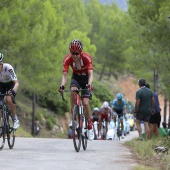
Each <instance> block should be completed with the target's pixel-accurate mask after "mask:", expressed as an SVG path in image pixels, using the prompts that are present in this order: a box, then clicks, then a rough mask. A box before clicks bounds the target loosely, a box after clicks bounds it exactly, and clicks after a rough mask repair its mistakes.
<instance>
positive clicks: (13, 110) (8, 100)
mask: <svg viewBox="0 0 170 170" xmlns="http://www.w3.org/2000/svg"><path fill="white" fill-rule="evenodd" d="M13 87H14V83H13V82H10V83H7V84H5V88H6V91H9V90H10V89H13ZM5 101H6V103H7V105H8V106H9V108H10V111H11V113H12V115H11V116H12V120H13V122H14V125H13V128H14V129H17V128H18V127H19V125H20V124H19V120H18V117H17V113H16V104H14V103H13V101H12V98H11V96H6V97H5Z"/></svg>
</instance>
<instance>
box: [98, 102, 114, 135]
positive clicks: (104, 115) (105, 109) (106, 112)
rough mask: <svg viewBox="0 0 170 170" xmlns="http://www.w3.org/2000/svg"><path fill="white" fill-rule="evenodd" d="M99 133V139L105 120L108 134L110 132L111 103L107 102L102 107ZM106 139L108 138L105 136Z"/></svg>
mask: <svg viewBox="0 0 170 170" xmlns="http://www.w3.org/2000/svg"><path fill="white" fill-rule="evenodd" d="M99 114H100V116H99V120H98V121H99V133H98V137H99V136H100V135H101V127H102V121H103V119H105V122H106V134H107V131H108V122H110V118H111V115H112V108H111V107H109V103H108V102H107V101H105V102H104V103H103V105H102V107H101V108H100V110H99ZM105 137H106V136H105Z"/></svg>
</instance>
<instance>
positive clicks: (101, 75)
mask: <svg viewBox="0 0 170 170" xmlns="http://www.w3.org/2000/svg"><path fill="white" fill-rule="evenodd" d="M105 67H106V64H104V65H103V69H102V72H101V73H100V77H99V81H101V79H102V77H103V74H104V70H105Z"/></svg>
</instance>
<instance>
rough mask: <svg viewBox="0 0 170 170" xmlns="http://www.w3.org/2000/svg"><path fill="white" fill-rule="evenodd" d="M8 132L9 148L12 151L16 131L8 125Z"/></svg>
mask: <svg viewBox="0 0 170 170" xmlns="http://www.w3.org/2000/svg"><path fill="white" fill-rule="evenodd" d="M6 131H7V140H8V146H9V148H10V149H12V148H13V147H14V143H15V130H14V129H13V128H12V127H10V126H9V125H7V128H6Z"/></svg>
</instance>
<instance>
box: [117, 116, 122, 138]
mask: <svg viewBox="0 0 170 170" xmlns="http://www.w3.org/2000/svg"><path fill="white" fill-rule="evenodd" d="M121 135H122V128H121V126H120V117H118V118H117V137H118V139H119V140H120V137H121Z"/></svg>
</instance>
